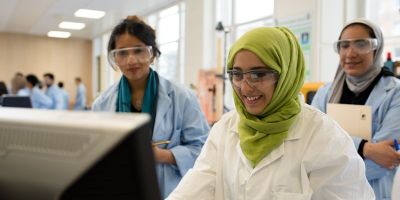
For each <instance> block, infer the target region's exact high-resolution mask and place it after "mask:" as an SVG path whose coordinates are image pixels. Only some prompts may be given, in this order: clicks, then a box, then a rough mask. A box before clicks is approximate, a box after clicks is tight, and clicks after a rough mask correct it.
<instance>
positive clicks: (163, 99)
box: [154, 76, 173, 132]
mask: <svg viewBox="0 0 400 200" xmlns="http://www.w3.org/2000/svg"><path fill="white" fill-rule="evenodd" d="M158 78H159V81H160V84H159V87H158V97H157V98H158V100H157V114H156V121H155V124H161V122H160V120H161V121H162V120H164V116H165V115H166V114H167V113H168V111H169V110H170V109H172V100H171V95H172V92H173V89H172V87H171V83H169V82H168V81H167V80H166V79H164V78H163V77H161V76H158ZM156 127H157V126H155V128H156ZM157 131H158V130H154V132H157Z"/></svg>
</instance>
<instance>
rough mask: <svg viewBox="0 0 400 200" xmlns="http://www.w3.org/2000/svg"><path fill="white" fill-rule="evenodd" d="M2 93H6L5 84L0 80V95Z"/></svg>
mask: <svg viewBox="0 0 400 200" xmlns="http://www.w3.org/2000/svg"><path fill="white" fill-rule="evenodd" d="M3 94H8V90H7V86H6V83H4V81H0V96H3Z"/></svg>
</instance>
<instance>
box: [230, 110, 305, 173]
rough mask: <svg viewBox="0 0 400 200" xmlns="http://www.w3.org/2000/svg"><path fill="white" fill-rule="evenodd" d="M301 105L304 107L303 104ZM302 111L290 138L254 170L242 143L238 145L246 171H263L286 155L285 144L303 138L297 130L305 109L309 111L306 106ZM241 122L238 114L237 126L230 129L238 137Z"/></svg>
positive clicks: (289, 135)
mask: <svg viewBox="0 0 400 200" xmlns="http://www.w3.org/2000/svg"><path fill="white" fill-rule="evenodd" d="M301 104H302V105H303V102H302V103H301ZM301 109H302V111H300V113H299V115H298V116H297V118H296V120H295V121H294V123H293V125H292V126H291V127H290V129H289V133H288V137H287V138H286V139H285V140H284V142H283V144H281V145H279V147H277V148H276V149H274V150H273V151H272V152H271V153H269V154H268V155H267V156H265V157H264V158H263V159H262V160H261V161H260V163H258V165H257V166H256V167H255V168H254V169H253V166H252V163H251V162H250V161H249V160H248V159H247V158H246V156H245V155H244V154H243V151H242V149H241V147H240V141H239V142H238V143H237V145H236V151H237V153H238V154H239V156H240V158H241V160H242V162H243V163H244V165H245V166H246V169H247V170H248V171H250V172H251V171H252V172H253V173H255V172H256V171H258V170H261V169H262V168H264V167H266V166H268V165H270V164H271V163H273V162H274V161H275V160H278V159H279V158H280V157H282V156H283V154H284V153H285V147H284V146H285V145H284V144H285V142H287V141H291V140H297V139H300V138H301V137H302V134H301V132H300V131H296V130H300V129H299V127H298V126H299V124H301V120H304V117H302V115H304V111H303V109H307V108H306V107H305V106H302V107H301ZM239 120H240V117H239V114H237V113H236V118H235V121H236V123H233V124H235V125H234V126H231V127H230V129H231V130H230V131H231V132H233V133H234V134H236V135H238V134H239V132H238V126H237V124H238V122H239ZM238 137H239V136H238Z"/></svg>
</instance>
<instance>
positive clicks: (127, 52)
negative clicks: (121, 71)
mask: <svg viewBox="0 0 400 200" xmlns="http://www.w3.org/2000/svg"><path fill="white" fill-rule="evenodd" d="M152 57H153V51H152V48H151V46H143V47H129V48H123V49H114V50H112V51H110V53H109V54H108V59H109V61H110V62H111V64H112V65H113V67H115V66H117V67H121V66H124V65H126V64H128V63H129V62H132V63H147V62H150V60H151V59H152Z"/></svg>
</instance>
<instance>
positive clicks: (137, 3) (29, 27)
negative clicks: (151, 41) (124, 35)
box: [0, 0, 176, 39]
mask: <svg viewBox="0 0 400 200" xmlns="http://www.w3.org/2000/svg"><path fill="white" fill-rule="evenodd" d="M175 1H176V0H0V32H14V33H24V34H34V35H47V32H49V31H50V30H62V29H60V28H58V24H59V23H60V22H61V21H71V22H83V23H85V24H86V27H85V28H84V29H82V30H68V31H69V32H71V34H72V36H71V37H74V38H86V39H92V38H94V37H96V36H98V35H101V34H102V33H105V32H107V31H109V30H111V29H112V27H113V26H114V25H115V24H116V23H117V22H118V21H120V20H121V19H122V18H124V17H125V16H127V15H134V14H137V15H143V14H146V13H148V12H149V11H152V10H157V9H160V8H161V7H164V6H166V5H168V4H171V3H173V2H175ZM80 8H85V9H94V10H102V11H105V12H106V16H104V17H103V18H101V19H98V20H95V19H85V18H78V17H75V16H74V12H75V11H76V10H78V9H80Z"/></svg>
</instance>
